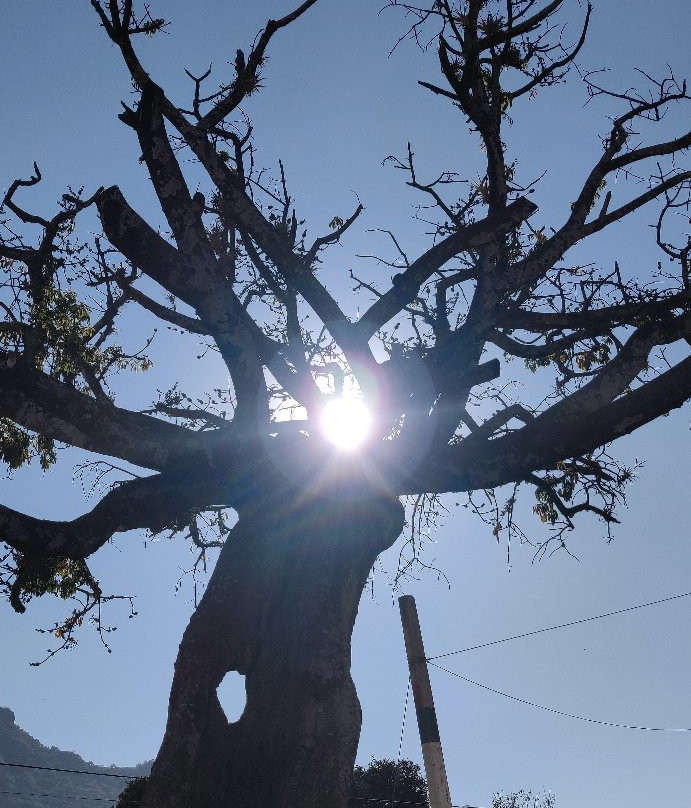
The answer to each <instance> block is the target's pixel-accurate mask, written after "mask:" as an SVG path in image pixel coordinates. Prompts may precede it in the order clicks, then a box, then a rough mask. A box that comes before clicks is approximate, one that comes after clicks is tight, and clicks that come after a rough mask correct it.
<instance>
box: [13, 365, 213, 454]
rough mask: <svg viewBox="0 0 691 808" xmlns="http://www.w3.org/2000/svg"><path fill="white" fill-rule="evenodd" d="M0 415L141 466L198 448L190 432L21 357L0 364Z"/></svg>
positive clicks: (74, 444) (62, 439) (195, 450)
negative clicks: (82, 389)
mask: <svg viewBox="0 0 691 808" xmlns="http://www.w3.org/2000/svg"><path fill="white" fill-rule="evenodd" d="M6 364H7V363H5V365H6ZM0 416H2V417H4V418H9V419H10V420H11V421H14V422H15V423H17V424H19V425H20V426H23V427H26V428H27V429H31V430H34V431H35V432H38V433H39V434H41V435H45V436H47V437H51V438H53V439H55V440H58V441H62V442H63V443H67V444H69V445H71V446H78V447H79V448H81V449H87V450H88V451H91V452H96V453H98V454H103V455H107V456H109V457H119V458H121V459H122V460H126V461H128V462H129V463H133V464H134V465H137V466H141V467H143V468H153V469H163V468H165V467H167V466H169V465H171V464H172V463H175V462H178V461H180V460H182V459H183V458H185V457H186V456H191V455H193V454H195V453H196V452H199V451H200V446H199V444H198V442H197V441H196V440H195V436H194V433H192V432H191V431H189V430H186V429H183V428H182V427H179V426H174V425H173V424H168V423H165V422H163V421H160V420H158V419H156V418H151V417H149V416H147V415H142V414H140V413H135V412H131V411H129V410H123V409H120V408H119V407H115V406H113V405H112V404H110V402H108V403H105V402H103V401H96V400H95V399H93V398H91V397H89V396H87V395H84V394H83V393H79V392H78V391H77V390H75V389H74V388H73V387H69V386H68V385H66V384H62V383H61V382H59V381H57V380H56V379H54V378H51V377H50V376H47V375H45V374H44V373H40V372H39V371H37V370H35V369H33V368H31V367H28V366H25V365H24V364H23V363H22V362H21V361H19V362H16V363H15V364H14V365H13V366H9V367H8V366H2V364H0Z"/></svg>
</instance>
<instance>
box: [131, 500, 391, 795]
mask: <svg viewBox="0 0 691 808" xmlns="http://www.w3.org/2000/svg"><path fill="white" fill-rule="evenodd" d="M402 527H403V509H402V507H401V505H400V504H399V503H398V501H396V500H384V499H381V498H378V499H370V500H359V501H353V502H343V501H336V500H333V499H329V498H328V497H325V496H323V495H320V496H319V497H312V496H311V495H308V496H307V497H305V496H304V495H303V496H302V497H300V496H299V495H298V494H296V492H294V491H285V490H281V491H277V492H276V494H275V495H273V496H271V497H261V498H259V499H257V500H256V501H254V502H252V504H251V505H249V506H248V507H246V508H244V509H242V510H241V512H240V519H239V522H238V524H237V526H236V527H235V529H234V531H233V534H232V536H231V538H229V540H228V542H227V543H226V545H225V547H224V548H223V550H222V552H221V555H220V558H219V560H218V563H217V565H216V569H215V570H214V573H213V576H212V578H211V581H210V583H209V586H208V589H207V590H206V593H205V595H204V597H203V599H202V601H201V603H200V605H199V607H198V609H197V610H196V612H195V613H194V615H193V616H192V619H191V620H190V623H189V626H188V628H187V630H186V631H185V634H184V637H183V640H182V643H181V645H180V650H179V654H178V658H177V662H176V664H175V676H174V681H173V687H172V691H171V696H170V705H169V714H168V725H167V729H166V734H165V737H164V740H163V745H162V747H161V750H160V752H159V755H158V758H157V760H156V763H155V764H154V768H153V772H152V774H151V777H150V779H149V781H148V783H147V787H146V792H145V797H144V802H143V805H144V806H145V808H164V807H165V808H178V806H179V807H180V808H182V806H186V807H187V806H195V808H221V806H223V808H230V807H231V806H238V808H240V806H242V808H266V806H275V808H289V807H290V808H293V806H296V805H300V806H304V808H312V807H314V808H317V806H324V805H329V806H333V808H337V807H338V806H345V805H346V799H347V791H348V786H349V783H350V780H351V777H352V772H353V765H354V762H355V754H356V751H357V743H358V737H359V733H360V720H361V715H360V704H359V701H358V698H357V694H356V692H355V687H354V685H353V682H352V679H351V676H350V640H351V634H352V630H353V625H354V622H355V617H356V614H357V609H358V603H359V600H360V596H361V594H362V590H363V587H364V585H365V583H366V581H367V577H368V574H369V571H370V569H371V567H372V564H373V563H374V561H375V559H376V557H377V555H378V554H379V553H380V552H382V550H384V549H386V548H387V547H389V546H390V545H391V544H392V543H393V541H394V540H395V539H396V537H397V536H398V535H399V533H400V531H401V529H402ZM229 671H238V672H239V673H240V674H242V675H244V676H245V677H246V679H245V686H246V692H247V703H246V707H245V710H244V712H243V714H242V716H241V718H240V719H239V720H238V721H237V722H235V723H229V722H228V721H227V719H226V717H225V714H224V712H223V709H222V707H221V705H220V703H219V700H218V697H217V694H216V690H217V688H218V685H219V684H220V683H221V681H222V680H223V677H224V676H225V674H226V673H227V672H229Z"/></svg>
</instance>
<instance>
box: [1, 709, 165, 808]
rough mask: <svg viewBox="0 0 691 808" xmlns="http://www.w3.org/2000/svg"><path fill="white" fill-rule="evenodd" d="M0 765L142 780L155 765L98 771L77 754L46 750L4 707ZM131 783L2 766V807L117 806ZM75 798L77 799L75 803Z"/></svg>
mask: <svg viewBox="0 0 691 808" xmlns="http://www.w3.org/2000/svg"><path fill="white" fill-rule="evenodd" d="M0 763H22V764H29V765H32V766H45V767H49V768H56V769H78V770H81V771H90V772H100V773H101V774H121V775H128V776H129V775H131V776H133V777H139V776H141V775H143V774H146V773H148V771H149V768H150V766H151V763H150V762H149V763H140V764H139V765H137V766H134V767H130V768H117V767H115V766H110V767H106V766H97V765H96V764H94V763H92V762H91V761H89V760H84V759H83V758H81V757H80V756H79V755H77V754H75V753H74V752H65V751H63V750H62V749H57V748H56V747H54V746H53V747H50V748H49V747H47V746H44V745H43V744H42V743H40V741H37V740H36V738H32V736H31V735H29V733H28V732H25V731H24V730H23V729H21V728H20V727H18V726H17V725H16V723H15V717H14V713H13V712H12V710H10V709H8V708H7V707H0ZM126 783H127V780H124V779H122V778H117V777H103V776H92V777H89V776H86V775H80V774H65V773H62V772H51V771H40V770H36V769H23V768H12V767H9V766H2V765H0V805H2V807H3V808H46V806H50V808H74V806H75V804H81V805H83V806H84V808H88V806H94V808H96V806H108V805H112V804H113V802H111V801H114V800H115V799H116V798H117V796H118V794H119V793H120V792H121V791H122V789H123V788H124V787H125V785H126ZM75 798H78V799H77V800H75Z"/></svg>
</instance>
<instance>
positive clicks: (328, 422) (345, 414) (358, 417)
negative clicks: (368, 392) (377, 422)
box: [321, 396, 372, 452]
mask: <svg viewBox="0 0 691 808" xmlns="http://www.w3.org/2000/svg"><path fill="white" fill-rule="evenodd" d="M371 426H372V414H371V413H370V411H369V410H368V409H367V407H366V406H365V403H364V401H363V400H362V399H361V398H353V397H350V396H334V397H332V398H331V400H330V401H329V402H328V404H327V405H326V406H325V407H324V409H323V411H322V416H321V430H322V433H323V434H324V437H325V438H326V439H327V440H328V441H329V442H330V443H333V444H334V446H336V447H337V448H338V449H340V450H341V451H344V452H351V451H354V450H355V449H357V448H358V447H360V446H362V444H363V443H364V442H365V440H367V437H368V436H369V432H370V427H371Z"/></svg>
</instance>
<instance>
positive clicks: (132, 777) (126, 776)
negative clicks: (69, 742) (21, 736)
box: [0, 761, 142, 780]
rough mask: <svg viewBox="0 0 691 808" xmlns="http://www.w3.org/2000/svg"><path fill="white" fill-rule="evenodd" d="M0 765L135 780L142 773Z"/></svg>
mask: <svg viewBox="0 0 691 808" xmlns="http://www.w3.org/2000/svg"><path fill="white" fill-rule="evenodd" d="M0 766H9V767H10V768H12V769H38V771H42V772H64V773H65V774H91V775H93V776H94V777H120V778H122V779H123V780H136V779H137V777H141V776H142V775H138V774H115V773H114V772H87V771H85V770H83V769H58V768H56V767H54V766H31V765H30V764H28V763H3V762H2V761H0Z"/></svg>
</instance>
